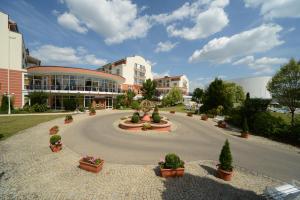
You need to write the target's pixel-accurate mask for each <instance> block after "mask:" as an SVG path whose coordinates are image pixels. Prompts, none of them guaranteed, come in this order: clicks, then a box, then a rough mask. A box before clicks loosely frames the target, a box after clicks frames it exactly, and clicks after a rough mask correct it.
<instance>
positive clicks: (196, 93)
mask: <svg viewBox="0 0 300 200" xmlns="http://www.w3.org/2000/svg"><path fill="white" fill-rule="evenodd" d="M203 95H204V91H203V90H202V89H201V88H196V89H195V90H194V92H193V95H192V100H193V101H195V102H197V103H200V102H201V101H202V97H203Z"/></svg>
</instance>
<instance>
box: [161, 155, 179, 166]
mask: <svg viewBox="0 0 300 200" xmlns="http://www.w3.org/2000/svg"><path fill="white" fill-rule="evenodd" d="M162 168H164V169H177V168H184V162H183V161H182V160H180V158H179V156H178V155H176V154H174V153H169V154H167V155H166V157H165V162H164V163H163V165H162Z"/></svg>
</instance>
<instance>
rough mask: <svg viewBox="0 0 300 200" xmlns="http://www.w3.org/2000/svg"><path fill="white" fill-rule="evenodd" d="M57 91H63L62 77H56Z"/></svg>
mask: <svg viewBox="0 0 300 200" xmlns="http://www.w3.org/2000/svg"><path fill="white" fill-rule="evenodd" d="M55 89H56V90H62V76H60V75H56V78H55Z"/></svg>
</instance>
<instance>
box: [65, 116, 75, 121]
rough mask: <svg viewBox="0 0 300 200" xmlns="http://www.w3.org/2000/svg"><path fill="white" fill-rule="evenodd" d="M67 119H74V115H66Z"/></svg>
mask: <svg viewBox="0 0 300 200" xmlns="http://www.w3.org/2000/svg"><path fill="white" fill-rule="evenodd" d="M65 120H67V121H68V120H73V117H72V115H66V117H65Z"/></svg>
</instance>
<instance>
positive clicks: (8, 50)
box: [0, 12, 40, 107]
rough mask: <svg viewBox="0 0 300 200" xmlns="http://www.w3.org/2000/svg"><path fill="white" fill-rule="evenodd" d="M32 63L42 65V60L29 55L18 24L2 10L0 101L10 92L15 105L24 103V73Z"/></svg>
mask: <svg viewBox="0 0 300 200" xmlns="http://www.w3.org/2000/svg"><path fill="white" fill-rule="evenodd" d="M30 65H40V60H38V59H36V58H33V57H31V56H30V55H29V51H28V49H26V48H25V45H24V41H23V36H22V34H21V33H20V32H19V29H18V26H17V24H16V23H15V22H14V21H12V20H10V19H9V17H8V15H7V14H5V13H2V12H0V101H1V99H2V95H8V94H10V95H11V97H12V99H13V103H14V106H15V107H22V106H23V105H24V96H23V95H22V90H23V85H24V74H25V73H26V69H25V68H26V67H27V66H30Z"/></svg>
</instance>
